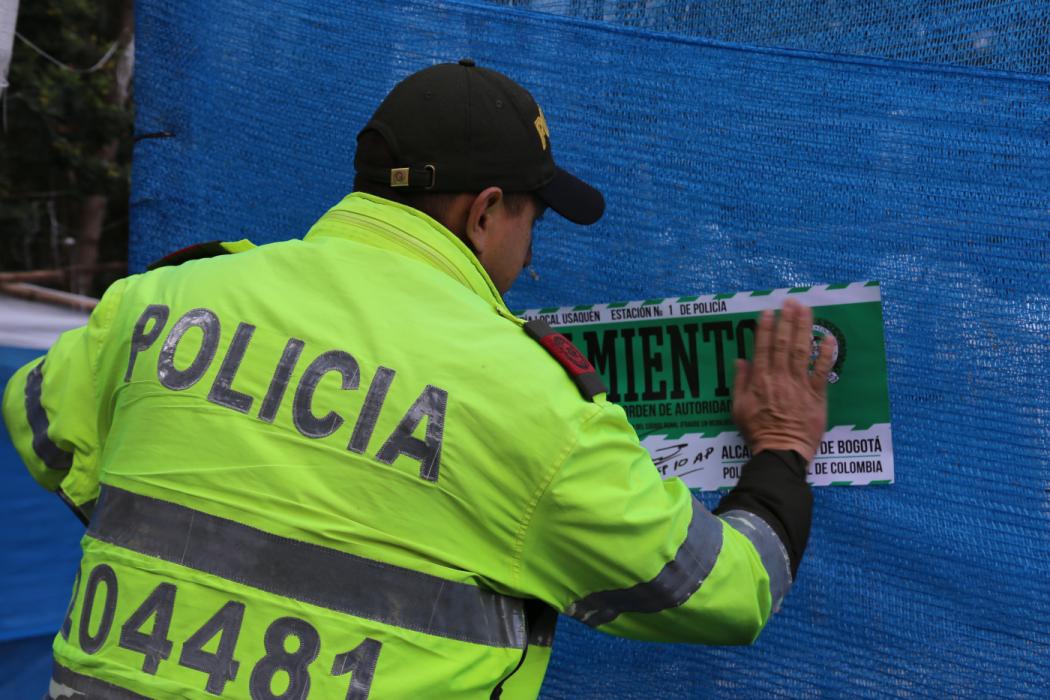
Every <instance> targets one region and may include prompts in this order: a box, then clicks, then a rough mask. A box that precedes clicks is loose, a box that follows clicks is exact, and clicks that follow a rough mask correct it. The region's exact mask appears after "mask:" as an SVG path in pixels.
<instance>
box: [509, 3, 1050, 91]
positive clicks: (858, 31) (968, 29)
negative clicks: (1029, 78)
mask: <svg viewBox="0 0 1050 700" xmlns="http://www.w3.org/2000/svg"><path fill="white" fill-rule="evenodd" d="M492 2H495V3H497V4H501V5H511V6H515V7H524V8H529V9H532V10H536V11H539V12H549V13H553V14H560V15H567V16H569V17H580V18H583V19H592V20H603V21H606V22H614V23H617V24H623V25H628V26H632V27H645V28H649V29H655V30H658V31H668V32H675V33H678V34H687V35H690V36H700V37H705V38H708V39H719V40H722V41H733V42H738V43H742V44H754V45H757V46H776V47H781V48H792V49H802V50H806V51H822V52H825V53H836V54H850V55H859V56H881V57H883V58H894V59H903V60H908V61H921V62H923V63H954V64H960V65H967V66H980V67H983V68H995V69H998V70H1014V71H1024V72H1026V73H1040V74H1043V75H1045V74H1047V73H1048V72H1050V4H1048V3H1047V2H1046V0H894V1H893V2H886V1H885V0H883V1H882V2H877V1H875V0H868V1H866V2H865V1H860V2H858V1H857V0H852V1H851V0H776V1H775V2H768V1H765V0H721V1H720V2H711V1H710V0H708V1H707V2H696V0H627V1H624V0H492Z"/></svg>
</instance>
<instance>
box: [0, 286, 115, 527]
mask: <svg viewBox="0 0 1050 700" xmlns="http://www.w3.org/2000/svg"><path fill="white" fill-rule="evenodd" d="M121 286H122V285H121V283H119V282H118V283H117V284H115V285H113V287H111V288H110V291H108V292H107V293H106V295H105V297H104V298H103V300H102V302H100V303H99V305H98V307H96V309H95V311H94V312H93V313H92V315H91V317H90V319H89V320H88V324H87V325H86V326H84V327H82V328H77V329H74V330H71V331H67V332H66V333H63V334H62V335H61V336H60V337H59V339H58V340H57V341H56V342H55V344H54V345H53V346H52V347H51V349H50V350H49V351H48V353H47V355H45V356H44V357H43V358H41V359H36V360H33V361H32V362H30V363H29V364H27V365H26V366H24V367H22V368H21V369H19V370H18V371H17V372H15V374H14V375H13V376H12V377H11V379H10V381H9V382H8V383H7V388H6V389H5V391H4V397H3V415H4V421H5V422H6V423H7V429H8V431H9V432H10V434H11V442H12V443H13V444H14V446H15V449H16V450H17V451H18V453H19V455H20V456H21V457H22V460H23V461H24V462H25V464H26V467H27V468H28V469H29V473H30V474H31V475H32V476H33V478H34V479H35V480H36V481H37V483H39V484H40V485H41V486H43V487H44V488H46V489H47V490H49V491H53V492H55V493H56V494H57V495H58V496H59V497H60V498H61V499H62V500H63V501H64V502H65V503H66V504H67V505H68V506H69V507H70V508H71V509H72V510H73V512H74V513H75V514H76V515H77V517H78V518H80V519H81V520H82V521H83V522H84V523H85V524H86V523H87V520H88V518H89V517H90V515H91V509H92V506H93V505H94V500H95V498H96V497H97V496H98V470H97V467H98V454H99V450H100V447H101V446H100V440H99V434H98V406H99V403H98V401H97V396H96V386H95V367H96V360H97V357H98V354H99V352H100V349H101V345H102V343H103V342H104V340H105V337H106V327H107V326H108V323H109V317H110V315H111V314H112V312H113V310H114V308H115V306H116V304H117V300H116V298H117V297H119V288H120V287H121Z"/></svg>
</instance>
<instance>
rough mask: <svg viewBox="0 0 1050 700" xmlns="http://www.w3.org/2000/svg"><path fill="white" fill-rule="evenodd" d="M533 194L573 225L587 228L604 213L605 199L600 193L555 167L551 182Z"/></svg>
mask: <svg viewBox="0 0 1050 700" xmlns="http://www.w3.org/2000/svg"><path fill="white" fill-rule="evenodd" d="M535 193H536V195H537V196H538V197H539V198H540V199H542V200H543V201H544V202H546V203H547V206H549V207H550V208H551V209H553V210H554V211H556V212H558V213H559V214H561V215H562V216H564V217H565V218H566V219H568V220H569V221H571V222H573V223H574V224H581V225H583V226H588V225H590V224H593V223H594V222H596V221H597V220H598V219H600V218H602V214H604V213H605V198H604V197H602V193H601V192H599V191H598V190H596V189H594V188H593V187H591V186H590V185H588V184H587V183H586V182H584V181H583V180H581V179H580V178H578V177H576V176H575V175H573V174H572V173H570V172H568V171H567V170H562V169H561V168H558V167H555V169H554V177H553V178H552V179H551V181H550V182H548V183H547V184H546V185H544V186H543V187H541V188H539V189H538V190H536V191H535Z"/></svg>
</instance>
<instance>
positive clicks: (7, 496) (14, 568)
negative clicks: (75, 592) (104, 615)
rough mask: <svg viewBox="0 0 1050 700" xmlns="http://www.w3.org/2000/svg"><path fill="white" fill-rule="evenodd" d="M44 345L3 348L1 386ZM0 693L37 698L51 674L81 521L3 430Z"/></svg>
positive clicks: (0, 451) (0, 469)
mask: <svg viewBox="0 0 1050 700" xmlns="http://www.w3.org/2000/svg"><path fill="white" fill-rule="evenodd" d="M41 354H43V351H42V350H26V349H23V348H8V347H0V386H3V385H6V384H7V380H8V378H10V376H11V375H12V374H13V373H14V371H15V370H17V369H18V368H19V367H21V366H22V365H24V364H26V363H27V362H29V361H31V360H33V359H34V358H36V357H39V356H40V355H41ZM0 494H3V510H4V520H3V522H4V524H3V526H2V527H0V698H39V697H41V696H42V695H43V694H44V691H45V690H47V679H48V678H49V677H50V673H51V640H52V639H53V638H54V636H55V632H57V631H58V628H59V626H60V625H61V624H62V617H63V615H64V614H65V611H66V605H67V604H68V603H69V595H70V593H71V591H72V586H73V576H74V572H75V571H76V568H77V561H79V559H80V546H79V545H80V536H81V535H82V534H83V533H84V526H83V525H81V524H80V522H79V521H78V520H77V519H76V516H74V515H73V513H72V512H70V510H69V509H68V508H67V507H66V506H65V504H63V503H62V502H61V501H60V500H59V499H58V497H57V496H55V495H54V494H51V493H48V492H47V491H45V490H44V489H42V488H40V486H38V485H37V483H36V482H35V481H33V479H32V477H30V476H29V472H27V471H26V470H25V467H24V466H23V465H22V460H21V459H20V458H19V457H18V454H17V453H16V452H15V448H14V447H13V446H12V445H11V441H10V439H9V438H8V435H7V431H6V430H4V431H0Z"/></svg>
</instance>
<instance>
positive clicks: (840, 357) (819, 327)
mask: <svg viewBox="0 0 1050 700" xmlns="http://www.w3.org/2000/svg"><path fill="white" fill-rule="evenodd" d="M826 335H833V336H835V340H836V341H838V343H837V344H836V346H835V350H834V351H833V353H832V355H831V370H830V371H829V372H828V383H829V384H834V383H835V382H837V381H838V380H839V376H840V375H841V374H842V364H843V363H844V362H845V361H846V336H845V335H844V334H843V333H842V331H841V330H840V329H839V327H838V326H836V325H835V324H834V323H832V322H831V321H829V320H827V319H825V318H817V319H813V344H812V352H811V354H810V360H811V362H816V359H817V355H818V354H819V353H820V342H821V341H822V340H824V336H826Z"/></svg>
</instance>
